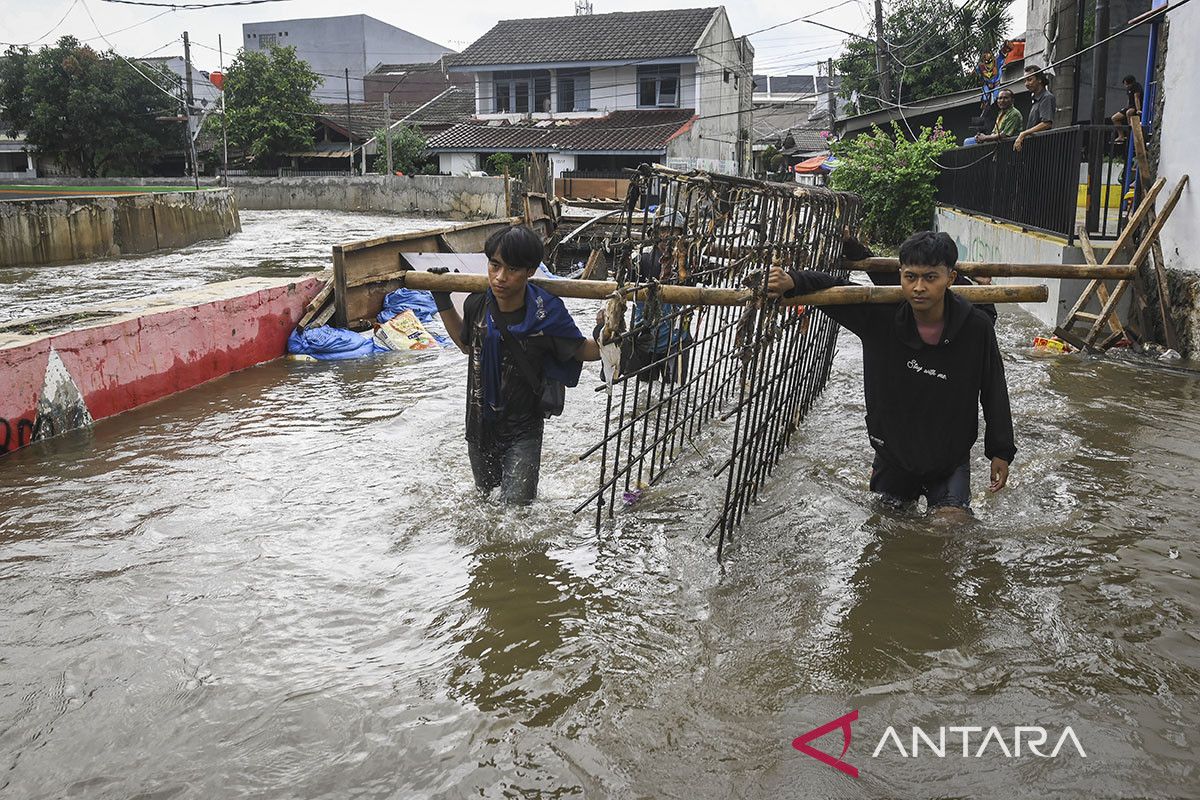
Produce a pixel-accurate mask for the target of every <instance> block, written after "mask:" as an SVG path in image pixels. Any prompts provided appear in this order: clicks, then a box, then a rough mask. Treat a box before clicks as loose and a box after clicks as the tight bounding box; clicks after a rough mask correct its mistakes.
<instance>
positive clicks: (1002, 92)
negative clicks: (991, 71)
mask: <svg viewBox="0 0 1200 800" xmlns="http://www.w3.org/2000/svg"><path fill="white" fill-rule="evenodd" d="M1005 93H1007V94H1009V95H1012V93H1013V90H1012V89H1009V88H1008V87H1007V86H1006V87H1005V88H1003V89H1001V90H1000V91H998V92H996V97H999V96H1000V95H1002V94H1005Z"/></svg>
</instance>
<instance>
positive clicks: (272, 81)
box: [225, 47, 321, 164]
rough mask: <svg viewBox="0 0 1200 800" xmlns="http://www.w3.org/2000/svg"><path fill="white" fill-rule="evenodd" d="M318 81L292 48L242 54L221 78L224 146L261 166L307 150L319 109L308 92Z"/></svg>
mask: <svg viewBox="0 0 1200 800" xmlns="http://www.w3.org/2000/svg"><path fill="white" fill-rule="evenodd" d="M320 85H321V78H320V77H319V76H318V75H317V74H316V73H314V72H313V71H312V69H310V68H309V66H308V64H307V62H305V61H303V60H301V59H299V58H297V57H296V48H294V47H272V48H270V49H269V50H242V51H241V52H239V53H238V55H237V58H235V59H234V61H233V63H232V64H231V65H230V66H229V69H228V70H227V71H226V72H225V117H226V119H225V124H226V131H227V136H228V138H229V142H230V144H232V145H234V146H236V147H240V148H242V149H243V150H244V151H245V152H246V154H247V155H248V156H250V157H251V158H253V159H254V160H255V161H257V162H259V163H262V164H269V163H275V162H278V161H279V160H280V159H281V158H282V157H283V154H285V153H288V152H290V151H294V150H306V149H309V148H310V147H311V146H312V143H313V134H314V131H315V128H316V125H315V119H316V115H317V114H319V113H320V111H321V107H320V106H319V105H318V104H317V102H316V101H315V100H313V99H312V92H313V91H314V90H315V89H316V88H317V87H318V86H320Z"/></svg>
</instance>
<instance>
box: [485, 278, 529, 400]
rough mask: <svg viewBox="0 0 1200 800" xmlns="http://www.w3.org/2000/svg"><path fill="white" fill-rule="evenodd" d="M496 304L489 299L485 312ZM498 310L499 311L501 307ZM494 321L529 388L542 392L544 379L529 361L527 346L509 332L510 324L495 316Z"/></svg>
mask: <svg viewBox="0 0 1200 800" xmlns="http://www.w3.org/2000/svg"><path fill="white" fill-rule="evenodd" d="M495 305H496V304H495V302H493V301H490V300H489V302H488V303H487V305H486V307H485V309H484V310H485V313H489V314H490V313H491V309H492V308H495ZM496 310H497V311H499V309H496ZM492 323H493V324H495V326H496V327H497V328H499V330H500V336H501V338H503V339H504V343H505V344H506V345H508V350H509V352H510V353H511V354H512V358H513V361H514V362H515V363H516V365H517V371H519V372H520V373H521V377H522V378H524V379H525V382H526V383H527V384H529V388H530V389H532V390H533V393H534V394H538V393H540V392H541V391H542V388H543V381H539V380H538V379H537V372H536V371H535V370H534V368H533V364H530V363H529V354H528V353H526V352H525V348H524V347H521V345H520V343H519V342H517V338H516V337H515V336H513V335H512V334H511V333H510V332H509V330H508V326H507V325H505V324H504V323H503V322H501V321H500V320H498V319H496V318H495V316H493V317H492Z"/></svg>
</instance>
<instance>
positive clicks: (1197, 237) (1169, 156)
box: [1158, 5, 1200, 273]
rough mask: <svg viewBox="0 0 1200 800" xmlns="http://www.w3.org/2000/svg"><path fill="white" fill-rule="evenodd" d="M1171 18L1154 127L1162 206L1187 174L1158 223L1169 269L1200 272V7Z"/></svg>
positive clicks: (1173, 13)
mask: <svg viewBox="0 0 1200 800" xmlns="http://www.w3.org/2000/svg"><path fill="white" fill-rule="evenodd" d="M1168 13H1169V15H1170V19H1171V27H1170V36H1169V38H1168V42H1167V54H1166V64H1165V68H1164V70H1163V72H1164V74H1163V115H1162V120H1161V121H1160V125H1159V141H1160V142H1161V146H1162V149H1161V151H1160V154H1159V161H1158V175H1159V177H1163V178H1166V179H1167V191H1164V192H1162V193H1160V194H1159V201H1158V205H1159V207H1160V208H1161V207H1162V204H1163V203H1164V202H1165V201H1166V198H1167V196H1168V195H1169V192H1170V190H1172V189H1174V188H1175V184H1176V183H1178V182H1179V179H1180V178H1181V177H1183V176H1184V175H1188V176H1190V178H1189V180H1188V185H1187V187H1186V188H1185V189H1184V190H1183V196H1182V197H1181V198H1180V200H1179V205H1177V206H1176V207H1175V210H1174V211H1173V212H1172V213H1171V216H1170V218H1169V219H1168V220H1167V222H1166V224H1165V225H1164V226H1163V230H1162V234H1161V241H1162V248H1163V258H1164V259H1166V262H1167V266H1168V267H1170V268H1172V269H1177V270H1184V271H1187V272H1193V273H1200V148H1198V147H1196V139H1197V135H1198V134H1197V131H1200V83H1197V81H1196V76H1197V75H1198V74H1200V48H1198V47H1196V46H1195V43H1196V42H1200V6H1195V5H1187V6H1184V7H1182V8H1179V9H1177V10H1173V11H1170V12H1168Z"/></svg>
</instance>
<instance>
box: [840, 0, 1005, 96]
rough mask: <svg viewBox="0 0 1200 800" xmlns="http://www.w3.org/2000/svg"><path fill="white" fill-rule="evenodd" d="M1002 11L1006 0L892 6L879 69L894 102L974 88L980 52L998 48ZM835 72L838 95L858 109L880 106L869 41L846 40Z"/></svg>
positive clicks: (925, 0)
mask: <svg viewBox="0 0 1200 800" xmlns="http://www.w3.org/2000/svg"><path fill="white" fill-rule="evenodd" d="M1007 7H1008V2H1007V0H980V2H975V3H967V4H966V5H964V6H962V7H959V6H956V5H955V4H954V3H952V2H951V0H902V2H899V3H897V4H896V5H893V6H892V10H891V11H890V12H889V13H888V14H887V16H886V17H884V21H883V35H884V39H885V40H886V41H887V42H888V43H890V45H889V46H888V48H887V49H888V51H889V56H890V57H889V58H888V59H886V60H885V67H884V68H885V69H886V70H887V71H888V73H889V75H890V76H891V79H892V92H893V94H894V93H895V92H896V91H897V90H899V91H900V98H899V102H901V103H905V102H911V101H913V100H923V99H925V98H927V97H936V96H937V95H942V94H947V93H949V92H956V91H959V90H962V89H970V88H971V87H973V86H978V85H979V79H978V78H977V77H976V76H975V72H974V70H975V65H976V64H977V63H978V61H979V54H980V52H982V51H989V52H993V53H994V52H996V49H997V48H998V47H999V45H1000V41H1001V39H1002V38H1003V37H1004V36H1005V34H1006V32H1007V30H1008V26H1009V22H1010V19H1009V16H1008V14H1007V13H1006V12H1005V9H1006V8H1007ZM905 65H911V66H905ZM836 68H837V72H838V74H839V75H840V76H841V88H840V90H839V91H840V93H841V95H842V96H843V97H846V98H849V97H850V96H851V94H852V93H854V92H858V93H859V100H858V110H859V111H861V112H864V113H865V112H868V111H876V110H878V109H879V108H880V107H881V105H880V103H879V102H878V101H877V100H875V99H873V98H876V97H882V95H881V94H880V89H879V75H878V72H877V70H876V68H875V42H874V41H870V40H867V39H861V38H858V39H850V40H848V41H847V42H846V43H845V45H844V49H843V51H842V55H841V57H840V58H839V59H838V60H837V63H836ZM868 95H869V97H868ZM891 100H892V101H893V102H895V101H896V97H894V96H893V97H892V98H891Z"/></svg>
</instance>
